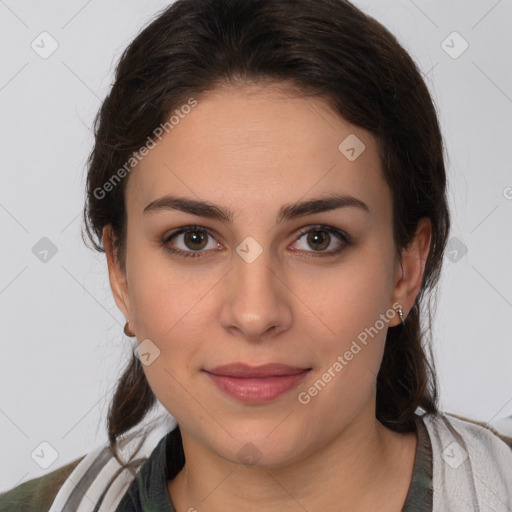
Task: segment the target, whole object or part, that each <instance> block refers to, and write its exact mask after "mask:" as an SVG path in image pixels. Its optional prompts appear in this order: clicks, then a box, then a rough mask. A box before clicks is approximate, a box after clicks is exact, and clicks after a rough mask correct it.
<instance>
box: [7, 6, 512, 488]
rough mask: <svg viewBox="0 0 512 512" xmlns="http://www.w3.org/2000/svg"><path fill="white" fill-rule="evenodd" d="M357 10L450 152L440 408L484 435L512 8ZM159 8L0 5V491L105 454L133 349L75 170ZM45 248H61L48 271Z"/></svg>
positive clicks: (492, 404)
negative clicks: (114, 402) (404, 67)
mask: <svg viewBox="0 0 512 512" xmlns="http://www.w3.org/2000/svg"><path fill="white" fill-rule="evenodd" d="M355 3H356V5H358V6H359V7H360V8H362V9H363V10H364V11H366V12H367V13H369V14H370V15H372V16H374V17H375V18H377V19H378V20H379V21H380V22H382V23H383V24H384V25H386V26H387V27H388V28H389V29H390V30H391V31H392V32H393V33H394V34H395V35H396V36H397V37H398V39H399V41H400V42H401V43H402V44H403V45H404V46H405V48H406V49H407V50H408V51H409V52H410V53H411V55H412V56H413V58H414V59H415V60H416V61H417V62H418V64H419V66H420V68H421V69H422V71H423V73H424V75H425V77H426V80H427V83H428V85H429V87H430V90H431V92H432V95H433V98H434V101H435V103H436V105H437V107H438V110H439V115H440V120H441V123H442V127H443V133H444V136H445V142H446V146H447V153H448V161H447V164H448V172H449V181H450V189H449V197H450V203H451V209H452V216H453V228H452V233H451V236H452V237H454V238H456V240H452V241H451V242H450V244H451V245H450V250H449V251H448V252H447V255H446V259H445V263H446V266H445V269H444V273H443V278H442V282H441V284H440V290H439V305H438V310H437V315H436V317H435V323H434V338H435V344H434V348H435V354H436V362H437V369H438V373H439V381H440V385H441V404H442V408H443V409H444V410H446V411H449V412H454V413H457V414H462V415H467V416H469V417H472V418H475V419H480V420H482V421H496V420H497V419H499V418H503V417H505V416H509V415H511V414H512V371H511V360H512V357H511V356H512V344H511V343H510V341H511V334H510V332H511V327H512V322H511V319H512V272H511V271H510V264H511V262H512V229H511V224H512V222H511V221H512V164H511V162H512V151H511V142H512V139H511V135H512V77H511V72H510V53H511V49H512V47H511V35H510V34H511V30H510V26H511V22H512V1H511V0H500V1H496V0H480V1H477V2H471V3H470V2H467V1H463V0H457V1H450V2H446V1H441V0H439V1H426V0H415V1H411V0H402V1H397V0H387V1H382V0H379V1H376V0H374V1H370V0H365V1H363V0H358V1H356V2H355ZM167 4H168V2H166V1H157V0H152V1H147V0H146V1H144V2H143V1H138V2H137V1H135V0H108V1H101V2H100V1H99V0H89V1H69V0H67V1H64V0H59V1H58V0H51V1H46V2H36V1H35V0H31V1H27V0H25V1H21V0H0V41H1V43H2V44H1V45H0V54H1V62H2V66H1V68H0V109H1V117H0V130H1V133H0V135H1V139H0V140H1V156H2V159H1V165H0V173H1V188H0V229H1V233H2V240H3V242H2V245H1V250H0V319H1V324H0V328H1V349H2V350H1V354H2V355H1V361H2V370H1V373H0V460H1V461H2V462H1V467H0V490H4V489H7V488H10V487H12V486H14V485H17V484H19V483H21V482H23V481H25V480H29V479H31V478H34V477H37V476H39V475H41V474H44V473H46V472H49V471H51V470H53V469H56V468H57V467H60V466H62V465H64V464H65V463H67V462H69V461H71V460H73V459H75V458H77V457H79V456H81V455H83V454H85V453H87V452H89V451H90V450H91V449H93V448H94V447H96V446H98V445H99V444H100V443H102V442H104V441H105V440H106V433H105V427H104V423H105V415H106V411H107V405H108V400H109V398H110V394H111V391H112V387H113V385H114V384H115V379H116V377H117V376H118V375H119V373H120V371H121V369H122V367H123V366H124V362H125V360H126V359H127V358H128V355H129V352H130V350H131V349H132V347H133V345H132V344H131V341H128V340H127V338H125V337H124V336H123V333H122V327H123V317H122V315H121V314H120V312H119V311H118V310H117V309H116V307H115V304H114V302H113V299H112V297H111V293H110V289H109V285H108V278H107V274H106V264H105V261H104V257H103V256H102V255H98V254H96V253H94V252H92V251H91V250H89V249H87V248H86V247H85V246H84V245H83V243H82V240H81V237H80V223H81V219H80V213H81V208H82V204H83V189H84V170H85V161H86V158H87V156H88V153H89V151H90V149H91V147H92V142H93V139H92V133H91V131H90V128H91V126H92V120H93V117H94V115H95V113H96V111H97V110H98V108H99V106H100V102H101V100H102V99H103V98H104V96H105V95H106V93H107V91H108V89H109V87H110V84H111V81H112V72H113V69H114V65H115V63H116V62H117V59H118V57H119V56H120V53H121V52H122V50H123V49H124V48H125V47H126V45H127V44H128V43H129V42H130V41H131V39H132V38H133V37H134V36H135V35H136V34H137V33H138V32H139V30H140V29H141V28H142V27H143V26H144V25H145V24H146V23H147V22H148V21H149V20H150V19H151V18H152V17H153V15H154V14H155V13H156V12H157V11H158V10H160V9H161V8H163V7H165V6H166V5H167ZM44 31H46V32H48V33H49V34H51V36H52V37H53V38H54V39H55V40H56V41H57V42H58V45H59V46H58V49H57V50H56V51H55V52H54V53H53V54H52V55H51V56H49V57H48V58H46V59H43V58H41V56H40V55H39V54H38V53H36V51H34V50H33V49H32V47H31V44H32V42H33V41H35V43H34V44H39V47H42V46H43V44H44V48H45V49H46V50H48V49H49V48H50V40H49V39H46V40H45V42H44V43H42V42H41V37H47V36H40V34H41V33H42V32H44ZM454 31H456V32H458V33H459V34H460V35H461V36H462V38H463V40H465V41H467V43H468V44H469V47H468V48H467V50H466V51H465V52H464V53H462V54H461V55H458V54H459V53H460V51H461V50H462V49H463V48H464V46H463V45H464V41H463V40H462V39H460V38H458V36H450V34H451V33H452V32H454ZM448 36H450V37H448ZM443 41H445V43H443ZM443 47H444V48H443ZM42 50H43V48H41V49H40V50H39V51H42ZM445 50H447V51H445ZM449 53H451V55H450V54H449ZM454 56H456V57H457V58H453V57H454ZM43 237H47V238H49V239H50V240H51V242H52V243H53V244H54V245H55V247H56V249H57V252H56V253H55V254H54V255H52V253H51V252H49V253H48V254H47V255H46V260H47V261H45V262H44V261H41V260H40V258H41V257H43V253H39V257H37V256H36V254H34V252H33V247H34V246H36V249H35V250H34V251H35V252H36V253H38V250H39V251H41V250H42V249H41V248H40V247H39V246H38V245H36V244H38V242H39V241H40V239H41V238H43ZM39 243H42V244H44V243H45V242H39ZM43 248H44V247H43ZM466 249H467V253H465V250H466ZM42 442H46V443H49V444H50V445H51V446H52V447H53V449H54V450H55V452H56V454H55V456H54V457H52V455H53V451H52V449H51V448H48V446H47V445H42V446H41V443H42ZM32 453H36V454H38V453H39V454H41V455H40V460H39V461H38V457H37V456H34V458H32V457H31V454H32ZM42 454H44V456H43V455H42ZM52 459H55V460H52ZM36 461H38V462H39V463H38V462H36ZM49 462H52V463H51V465H50V466H48V468H47V469H44V468H42V467H41V464H43V465H44V464H48V463H49Z"/></svg>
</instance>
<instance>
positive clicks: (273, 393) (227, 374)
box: [204, 363, 311, 403]
mask: <svg viewBox="0 0 512 512" xmlns="http://www.w3.org/2000/svg"><path fill="white" fill-rule="evenodd" d="M310 370H311V368H297V367H293V366H288V365H284V364H277V363H273V364H266V365H262V366H249V365H246V364H241V363H235V364H228V365H223V366H217V367H216V368H213V369H211V370H204V371H205V372H206V374H207V375H208V376H209V377H210V378H211V379H212V380H213V382H214V383H215V384H216V385H217V386H218V387H219V389H221V390H222V391H224V392H225V393H227V394H228V395H230V396H232V397H233V398H236V399H238V400H241V401H242V402H250V403H258V402H268V401H270V400H274V399H276V398H277V397H278V396H280V395H282V394H283V393H286V392H287V391H289V390H290V389H292V388H293V387H295V386H297V384H298V383H299V382H300V381H301V380H302V379H303V378H304V377H305V376H306V374H307V373H308V372H309V371H310Z"/></svg>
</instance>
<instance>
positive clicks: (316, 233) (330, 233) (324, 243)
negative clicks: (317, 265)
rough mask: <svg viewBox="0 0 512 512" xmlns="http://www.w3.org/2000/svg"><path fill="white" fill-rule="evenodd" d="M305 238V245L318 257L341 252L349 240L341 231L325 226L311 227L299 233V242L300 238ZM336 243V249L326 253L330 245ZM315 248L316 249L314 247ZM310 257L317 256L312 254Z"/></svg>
mask: <svg viewBox="0 0 512 512" xmlns="http://www.w3.org/2000/svg"><path fill="white" fill-rule="evenodd" d="M304 237H306V238H305V240H306V242H307V244H308V245H309V247H312V248H313V251H312V252H316V253H320V254H318V255H319V256H322V255H323V254H322V253H324V254H325V255H329V254H336V253H338V252H340V251H342V250H343V249H344V248H345V246H346V245H349V243H350V238H349V236H348V235H347V234H345V233H343V232H342V231H340V230H338V229H335V228H331V227H327V226H313V227H311V228H308V229H306V230H304V231H301V234H300V236H299V238H298V240H301V239H302V238H304ZM335 241H337V242H338V247H337V248H335V249H331V250H330V251H326V250H325V249H327V248H328V247H329V246H331V245H332V243H333V242H335ZM315 246H316V247H315ZM299 250H305V251H306V252H311V251H308V250H307V249H299ZM312 256H317V255H316V254H312Z"/></svg>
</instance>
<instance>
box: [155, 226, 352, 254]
mask: <svg viewBox="0 0 512 512" xmlns="http://www.w3.org/2000/svg"><path fill="white" fill-rule="evenodd" d="M180 237H182V238H181V242H178V243H176V242H173V243H172V244H171V241H172V240H175V239H176V240H180ZM209 237H211V238H212V242H211V243H210V246H209V247H208V238H209ZM302 239H305V240H306V242H307V244H308V245H309V247H311V248H312V249H313V250H312V251H311V250H308V249H307V248H306V249H304V248H300V247H299V248H298V249H297V248H292V250H293V251H295V250H298V251H300V252H309V253H312V254H311V256H329V255H333V254H336V253H339V252H341V251H342V250H343V249H344V248H345V246H347V245H350V237H349V236H348V235H347V234H346V233H344V232H343V231H340V230H338V229H335V228H332V227H329V226H322V225H319V226H312V227H310V228H308V229H304V230H302V231H301V232H300V236H299V237H298V238H297V241H296V242H294V244H297V243H298V242H299V241H300V240H302ZM336 241H337V242H338V247H335V248H334V249H333V248H332V247H331V246H332V244H333V242H336ZM180 243H181V247H179V245H180ZM162 245H163V246H164V247H165V249H166V250H167V251H169V252H171V253H173V254H177V255H178V256H183V257H185V258H190V257H202V256H201V254H202V253H203V252H206V251H207V250H215V249H221V248H222V246H221V245H220V244H219V243H218V242H217V241H215V238H214V236H213V234H212V233H211V232H210V231H209V230H207V229H205V228H201V227H199V226H187V227H184V228H181V229H179V230H178V231H175V232H174V233H171V234H170V235H168V236H167V237H165V238H164V240H163V241H162ZM177 246H178V247H177ZM329 247H331V250H329V251H326V249H327V248H329ZM314 253H317V254H314Z"/></svg>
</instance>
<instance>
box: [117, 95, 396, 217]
mask: <svg viewBox="0 0 512 512" xmlns="http://www.w3.org/2000/svg"><path fill="white" fill-rule="evenodd" d="M195 99H196V101H197V104H196V105H195V106H194V107H193V108H186V109H185V108H184V109H182V110H181V109H180V107H179V106H178V107H177V108H175V110H174V111H173V113H174V114H175V115H174V118H173V125H172V126H173V127H172V129H170V130H169V131H168V133H166V134H164V135H163V136H162V139H161V140H158V139H156V140H157V143H156V146H155V147H154V148H153V149H151V150H150V151H149V152H148V154H147V155H146V156H145V157H144V158H143V159H142V160H141V161H140V163H139V164H138V165H137V166H136V167H135V168H134V170H133V171H132V172H131V175H130V178H129V181H128V186H127V191H126V194H127V205H128V208H129V209H130V208H131V209H136V210H137V211H140V212H142V210H143V209H144V207H145V206H146V205H147V204H148V203H150V202H151V201H153V200H155V199H157V198H159V197H161V196H164V195H166V194H173V195H185V196H188V197H195V198H201V199H208V200H210V201H212V202H215V203H219V204H222V205H225V206H226V207H229V208H230V209H232V210H233V211H238V210H240V209H241V208H243V207H244V206H245V207H250V208H251V211H252V212H254V209H253V208H254V207H255V208H261V209H262V211H268V210H269V208H270V209H272V210H274V211H277V209H278V208H279V207H280V205H281V203H285V202H290V201H296V200H299V199H301V198H307V196H315V197H318V196H319V195H322V194H326V193H333V192H336V193H344V194H351V195H355V196H356V197H359V198H360V199H361V200H363V201H364V202H366V203H367V204H372V205H373V210H375V211H374V213H377V214H379V211H380V214H381V215H382V214H384V213H387V211H388V210H389V208H390V195H389V190H388V189H387V185H386V183H385V181H384V179H383V176H382V171H381V164H380V159H379V156H378V146H377V141H376V140H375V138H374V137H373V136H372V135H371V134H370V133H369V132H367V131H366V130H364V129H362V128H360V127H357V126H354V125H352V124H351V123H349V122H348V121H346V120H345V119H343V118H342V117H340V116H339V115H338V114H337V113H335V112H334V111H332V110H331V109H330V108H329V106H328V104H327V103H326V101H325V100H323V99H320V98H312V97H299V96H297V95H293V94H290V93H289V92H288V91H287V90H286V89H283V88H279V87H275V86H272V87H265V86H254V85H245V86H236V87H235V86H232V87H225V88H221V89H216V90H214V91H213V92H210V93H208V94H207V95H204V96H199V97H196V98H195ZM176 110H177V111H178V112H176ZM185 112H187V113H185ZM173 113H170V115H169V116H168V118H170V116H171V115H172V114H173ZM274 203H275V208H274V207H273V205H274Z"/></svg>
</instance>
